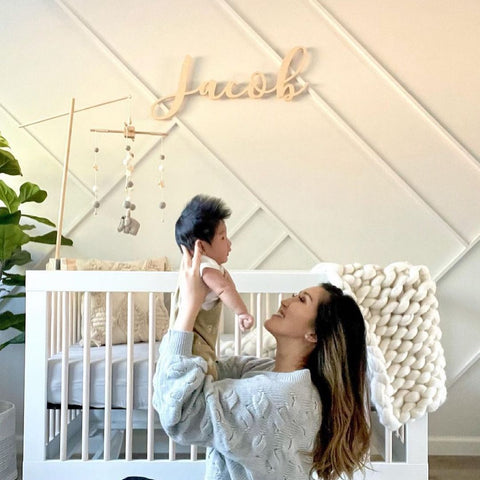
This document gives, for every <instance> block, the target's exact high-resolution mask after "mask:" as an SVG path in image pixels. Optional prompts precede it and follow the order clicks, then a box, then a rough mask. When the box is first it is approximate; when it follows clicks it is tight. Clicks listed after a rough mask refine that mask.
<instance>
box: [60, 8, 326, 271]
mask: <svg viewBox="0 0 480 480" xmlns="http://www.w3.org/2000/svg"><path fill="white" fill-rule="evenodd" d="M55 3H56V4H57V5H58V6H59V7H60V8H61V9H62V10H63V11H64V12H65V13H66V14H67V16H68V17H69V18H70V19H71V20H72V21H73V22H74V24H75V25H76V26H77V27H78V28H79V29H80V30H81V31H83V32H84V33H85V34H86V36H87V37H88V38H89V39H90V40H91V41H92V42H93V43H94V45H96V46H97V47H98V48H99V49H100V51H102V52H103V54H104V55H105V56H106V57H107V58H108V60H109V61H110V62H111V63H112V64H113V65H114V66H115V67H117V68H118V69H119V70H120V72H121V73H122V74H124V75H126V76H127V78H129V79H130V81H131V82H132V83H133V84H134V85H136V86H137V87H138V88H139V89H140V90H141V91H142V92H143V94H144V95H145V97H146V98H147V99H149V101H151V102H152V103H153V102H156V101H157V99H158V98H160V94H159V92H156V91H155V89H154V88H153V87H151V86H150V85H149V84H148V82H146V81H145V80H144V79H143V78H141V77H140V76H139V75H138V74H137V73H136V72H134V71H133V69H131V68H130V66H129V65H128V63H127V62H126V60H124V59H123V58H122V57H121V56H120V54H119V53H118V52H116V51H115V50H114V48H113V47H112V46H110V45H109V44H108V42H107V41H106V40H105V39H103V38H102V37H101V35H100V34H99V33H98V32H96V31H95V30H94V29H93V27H91V26H90V25H89V24H88V22H87V21H86V20H85V19H84V18H83V17H82V16H81V15H80V14H79V13H78V12H77V11H76V10H74V9H73V8H72V7H70V6H69V5H67V4H66V3H65V2H64V0H55ZM162 108H163V109H164V111H167V108H166V107H165V106H164V105H162ZM172 122H174V123H175V124H176V125H178V127H180V128H181V129H182V131H183V133H184V134H186V135H187V136H189V137H190V138H191V139H192V140H193V141H194V143H196V144H197V145H198V146H200V147H201V148H202V149H204V150H205V152H206V153H207V154H208V157H209V158H212V159H213V160H214V162H215V164H216V165H217V166H220V167H222V169H223V170H224V172H225V173H227V174H228V175H229V176H230V177H231V178H232V179H233V180H235V181H236V182H237V183H239V184H240V185H241V186H242V187H243V188H244V189H245V190H246V191H248V192H249V193H250V194H251V195H252V197H253V198H254V199H255V200H256V202H258V204H259V206H260V207H261V208H262V210H264V211H265V212H266V213H267V214H268V215H270V216H272V217H273V218H275V220H277V221H278V222H279V224H280V225H282V228H283V229H284V230H285V232H287V234H288V236H289V237H290V238H292V239H293V240H295V241H296V242H297V243H298V244H299V245H300V246H301V247H303V248H304V249H305V250H306V251H308V252H309V253H310V255H312V257H313V258H314V259H315V260H316V261H318V262H320V261H321V259H320V258H319V257H318V255H317V254H316V253H315V252H314V251H313V250H312V249H311V248H310V247H309V246H308V245H307V244H306V243H305V242H304V241H303V240H302V239H301V238H299V237H298V236H297V235H296V234H295V233H294V232H293V231H292V230H291V229H290V228H288V226H287V225H286V224H285V223H284V222H283V221H282V220H281V219H280V218H279V217H278V215H276V214H275V213H274V212H273V211H272V210H271V209H270V208H269V207H268V206H267V205H266V204H265V203H264V202H262V201H261V200H260V199H259V197H258V195H257V194H256V193H255V192H253V190H252V189H251V188H250V187H249V186H248V185H247V184H246V183H245V182H244V181H243V180H242V179H240V178H239V177H238V176H237V175H235V173H234V172H233V171H232V170H231V169H230V168H229V167H228V166H227V165H226V163H225V162H224V161H223V160H222V159H221V158H220V156H219V155H217V154H216V153H214V151H213V150H212V149H211V148H209V147H208V146H207V145H206V143H205V142H204V141H203V140H201V139H200V138H199V137H198V135H197V134H195V133H194V132H193V130H192V129H191V128H190V127H188V126H187V125H186V124H185V123H184V122H182V121H181V120H180V119H179V118H178V116H175V117H173V118H172ZM79 221H81V220H79ZM78 223H79V222H77V224H76V225H75V226H74V227H73V228H76V227H77V226H78Z"/></svg>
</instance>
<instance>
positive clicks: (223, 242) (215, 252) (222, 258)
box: [202, 220, 232, 264]
mask: <svg viewBox="0 0 480 480" xmlns="http://www.w3.org/2000/svg"><path fill="white" fill-rule="evenodd" d="M202 246H203V250H204V252H205V255H207V256H209V257H210V258H213V259H214V260H215V261H216V262H217V263H219V264H222V263H225V262H226V261H227V260H228V254H229V253H230V250H231V249H232V248H231V246H232V242H231V241H230V240H229V238H228V237H227V226H226V225H225V222H224V221H223V220H222V221H221V222H220V223H219V224H218V226H217V229H216V230H215V235H214V237H213V239H212V241H211V243H208V242H205V241H202Z"/></svg>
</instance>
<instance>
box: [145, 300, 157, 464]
mask: <svg viewBox="0 0 480 480" xmlns="http://www.w3.org/2000/svg"><path fill="white" fill-rule="evenodd" d="M155 327H156V318H155V295H154V294H153V293H152V292H150V293H149V294H148V398H152V397H153V375H154V372H155V338H156V331H155ZM153 422H154V411H153V405H152V402H151V401H150V402H148V411H147V460H153V458H154V455H153V447H154V442H155V430H154V428H153V426H154V425H153Z"/></svg>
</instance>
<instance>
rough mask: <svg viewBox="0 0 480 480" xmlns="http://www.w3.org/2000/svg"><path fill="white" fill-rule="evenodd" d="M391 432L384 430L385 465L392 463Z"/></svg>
mask: <svg viewBox="0 0 480 480" xmlns="http://www.w3.org/2000/svg"><path fill="white" fill-rule="evenodd" d="M392 457H393V455H392V432H391V431H390V430H388V429H386V428H385V463H392Z"/></svg>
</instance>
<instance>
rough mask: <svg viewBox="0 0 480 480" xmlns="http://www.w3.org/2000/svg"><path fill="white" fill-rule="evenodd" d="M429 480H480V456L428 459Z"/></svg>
mask: <svg viewBox="0 0 480 480" xmlns="http://www.w3.org/2000/svg"><path fill="white" fill-rule="evenodd" d="M428 463H429V466H430V475H429V480H479V479H480V456H478V457H463V456H462V457H437V456H430V457H429V458H428ZM21 466H22V458H21V457H19V458H18V479H17V480H21V478H22V476H21Z"/></svg>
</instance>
